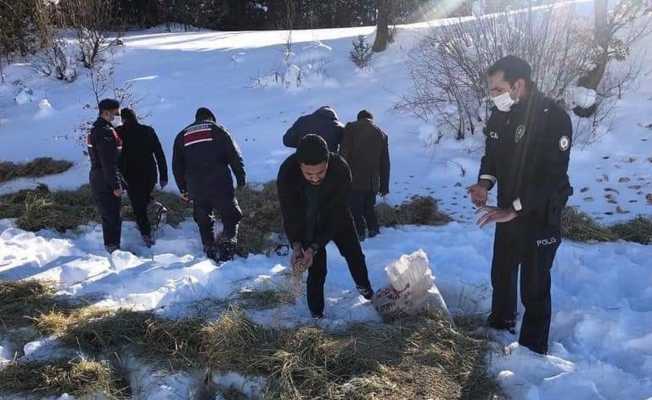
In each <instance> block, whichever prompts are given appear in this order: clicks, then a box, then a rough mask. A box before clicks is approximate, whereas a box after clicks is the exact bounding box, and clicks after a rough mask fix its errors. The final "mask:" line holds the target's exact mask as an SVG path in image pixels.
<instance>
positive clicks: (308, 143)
mask: <svg viewBox="0 0 652 400" xmlns="http://www.w3.org/2000/svg"><path fill="white" fill-rule="evenodd" d="M329 156H330V152H329V151H328V145H327V144H326V141H325V140H324V139H322V137H321V136H319V135H313V134H311V135H306V136H304V137H303V139H301V141H300V142H299V146H298V147H297V160H298V161H299V162H300V163H301V164H307V165H317V164H321V163H323V162H326V161H328V157H329Z"/></svg>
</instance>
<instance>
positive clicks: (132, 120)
mask: <svg viewBox="0 0 652 400" xmlns="http://www.w3.org/2000/svg"><path fill="white" fill-rule="evenodd" d="M120 118H122V123H123V124H125V125H136V124H137V123H138V117H136V112H135V111H134V110H132V109H131V108H126V107H125V108H123V109H122V110H120Z"/></svg>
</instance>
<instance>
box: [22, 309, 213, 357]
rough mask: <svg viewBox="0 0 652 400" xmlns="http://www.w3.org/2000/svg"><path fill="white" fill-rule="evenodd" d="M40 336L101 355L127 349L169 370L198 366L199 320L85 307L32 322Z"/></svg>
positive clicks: (51, 314) (55, 313)
mask: <svg viewBox="0 0 652 400" xmlns="http://www.w3.org/2000/svg"><path fill="white" fill-rule="evenodd" d="M34 325H35V326H36V328H37V329H38V330H39V331H40V332H41V333H42V334H43V335H56V336H57V337H58V338H59V340H60V341H61V342H62V343H63V344H64V345H66V346H70V347H74V348H79V349H81V350H82V351H84V352H86V353H89V354H94V355H102V354H109V353H113V352H119V351H122V350H124V349H125V348H129V349H130V350H132V351H134V352H135V353H136V354H138V355H141V356H143V357H144V358H147V359H148V360H150V361H164V362H165V363H166V364H168V365H170V366H171V367H172V368H190V367H193V366H197V365H198V364H197V359H198V355H197V352H198V349H199V333H200V331H201V328H202V321H201V320H199V319H183V320H167V319H161V318H158V317H156V316H155V315H154V314H153V313H151V312H136V311H131V310H124V309H120V310H106V309H98V308H94V307H87V308H83V309H80V310H76V311H75V312H73V313H69V314H66V313H61V312H57V311H52V312H50V313H47V314H43V315H41V316H39V317H37V318H36V319H35V322H34Z"/></svg>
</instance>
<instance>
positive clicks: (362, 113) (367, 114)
mask: <svg viewBox="0 0 652 400" xmlns="http://www.w3.org/2000/svg"><path fill="white" fill-rule="evenodd" d="M361 119H374V116H373V115H372V114H371V113H370V112H369V111H367V110H362V111H360V112H359V113H358V121H359V120H361Z"/></svg>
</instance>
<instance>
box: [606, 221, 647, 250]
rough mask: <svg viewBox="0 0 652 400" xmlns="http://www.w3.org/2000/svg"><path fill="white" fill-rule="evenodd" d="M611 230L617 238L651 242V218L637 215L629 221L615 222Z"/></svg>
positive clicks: (645, 242) (641, 242) (642, 242)
mask: <svg viewBox="0 0 652 400" xmlns="http://www.w3.org/2000/svg"><path fill="white" fill-rule="evenodd" d="M611 230H612V231H613V232H614V233H615V234H616V235H617V236H618V238H619V239H622V240H626V241H628V242H636V243H640V244H646V245H647V244H650V243H652V218H649V217H644V216H639V217H636V218H634V219H632V220H631V221H628V222H624V223H621V224H616V225H614V226H612V227H611Z"/></svg>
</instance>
